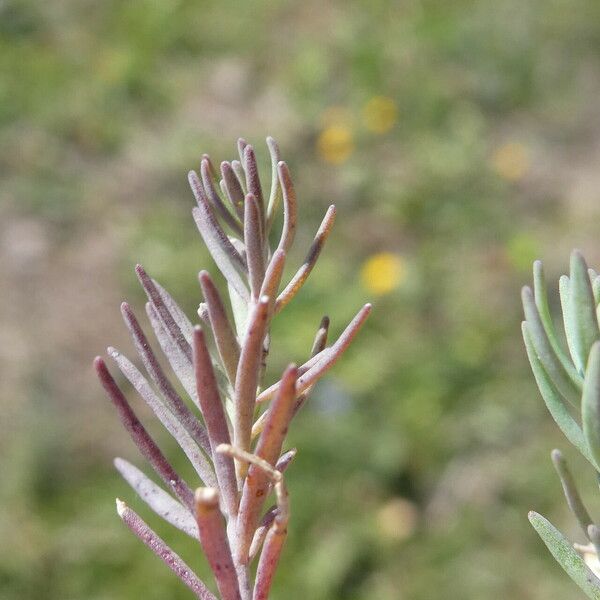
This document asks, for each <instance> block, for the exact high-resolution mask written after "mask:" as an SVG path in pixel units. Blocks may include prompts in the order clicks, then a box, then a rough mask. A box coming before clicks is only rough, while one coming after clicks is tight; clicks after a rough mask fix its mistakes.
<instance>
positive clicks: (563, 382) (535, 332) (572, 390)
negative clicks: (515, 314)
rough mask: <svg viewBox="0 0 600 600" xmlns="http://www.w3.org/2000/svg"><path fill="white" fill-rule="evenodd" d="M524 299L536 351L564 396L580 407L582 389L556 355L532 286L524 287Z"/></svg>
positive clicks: (526, 315)
mask: <svg viewBox="0 0 600 600" xmlns="http://www.w3.org/2000/svg"><path fill="white" fill-rule="evenodd" d="M521 297H522V300H523V310H524V311H525V319H526V320H527V328H528V330H529V334H530V337H531V341H532V342H533V346H534V347H535V353H536V355H537V357H538V358H539V359H540V361H541V363H542V365H543V366H544V370H545V371H546V373H547V374H548V375H549V377H550V379H551V380H552V382H553V383H554V385H555V386H556V388H557V389H558V390H559V391H560V393H561V394H562V396H563V397H564V398H565V399H566V400H568V401H569V402H570V403H571V404H572V405H573V406H575V407H576V408H579V405H580V389H579V388H578V387H577V385H576V384H575V383H574V382H573V380H572V379H571V378H570V377H569V376H568V375H567V372H566V371H565V368H564V367H563V365H562V363H561V362H560V360H558V358H557V357H556V354H555V353H554V350H553V349H552V346H551V345H550V342H549V340H548V336H547V335H546V331H545V329H544V325H543V323H542V319H541V317H540V314H539V312H538V310H537V307H536V305H535V301H534V299H533V293H532V292H531V288H529V287H527V286H526V287H524V288H523V291H522V293H521Z"/></svg>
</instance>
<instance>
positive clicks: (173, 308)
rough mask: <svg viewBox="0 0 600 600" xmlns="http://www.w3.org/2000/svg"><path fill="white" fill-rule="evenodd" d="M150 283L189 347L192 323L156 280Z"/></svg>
mask: <svg viewBox="0 0 600 600" xmlns="http://www.w3.org/2000/svg"><path fill="white" fill-rule="evenodd" d="M152 283H154V286H155V287H156V289H157V290H158V293H159V294H160V297H161V298H162V301H163V302H164V304H165V306H166V307H167V310H168V311H169V313H170V314H171V316H172V317H173V320H174V321H175V324H176V325H177V327H179V329H180V331H181V333H182V334H183V337H185V339H186V341H187V343H188V344H189V345H190V346H191V345H192V330H193V329H194V326H193V325H192V322H191V321H190V320H189V319H188V318H187V315H186V314H185V313H184V312H183V310H182V309H181V307H180V306H179V305H178V304H177V302H175V300H174V299H173V297H172V296H171V295H170V294H169V292H167V290H165V288H164V287H162V285H160V283H158V281H156V279H152Z"/></svg>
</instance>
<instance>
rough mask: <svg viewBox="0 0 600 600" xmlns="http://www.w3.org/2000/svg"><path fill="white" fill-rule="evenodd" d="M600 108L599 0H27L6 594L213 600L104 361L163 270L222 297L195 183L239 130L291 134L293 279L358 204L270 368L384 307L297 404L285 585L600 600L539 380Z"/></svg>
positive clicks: (6, 61)
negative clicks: (192, 575)
mask: <svg viewBox="0 0 600 600" xmlns="http://www.w3.org/2000/svg"><path fill="white" fill-rule="evenodd" d="M599 95H600V3H597V2H578V1H577V0H530V1H529V2H521V1H519V0H503V1H502V2H497V1H494V0H473V1H466V0H457V1H453V2H447V1H446V0H425V1H422V2H418V1H416V0H402V1H398V2H384V1H378V0H369V1H366V0H365V1H358V0H356V1H352V2H342V1H333V0H329V1H324V0H320V1H313V0H307V1H306V2H292V1H282V2H272V1H267V0H264V1H254V2H246V1H242V0H237V1H230V2H213V1H211V2H203V1H198V0H161V1H160V2H158V1H155V0H138V1H136V2H119V1H115V0H106V1H104V2H91V1H89V0H78V1H75V0H56V1H54V2H40V1H38V0H2V2H0V173H1V176H2V185H1V188H0V289H1V297H2V300H1V304H0V503H1V507H2V508H1V510H0V540H1V543H0V598H1V599H2V600H17V599H18V600H34V599H36V600H37V599H44V600H84V599H85V600H92V599H93V600H114V599H117V598H123V599H125V598H127V599H129V598H131V599H134V598H144V599H147V600H152V599H157V600H158V599H161V600H162V599H164V598H172V599H179V598H181V599H184V598H188V597H189V594H188V592H187V590H186V589H185V588H184V587H183V586H182V585H181V584H180V583H179V582H178V581H177V580H176V579H175V578H174V577H173V576H172V575H171V574H170V572H168V571H167V569H166V568H164V567H163V566H162V565H161V564H159V562H158V561H157V560H156V559H155V557H154V556H152V555H151V554H150V553H149V552H148V551H147V550H146V549H145V548H144V547H142V545H141V544H140V543H139V542H138V540H137V539H135V538H133V536H131V535H130V534H129V532H128V531H127V530H126V529H125V528H124V527H123V525H122V524H121V522H120V521H119V519H118V518H117V516H116V514H115V510H114V498H115V496H117V495H118V496H121V497H123V498H125V499H127V500H128V502H129V503H130V504H131V505H132V506H133V507H134V508H136V510H139V511H140V512H141V513H142V515H144V516H145V517H146V518H148V520H149V522H150V523H151V524H152V525H153V526H155V527H156V528H157V530H158V531H159V532H160V533H161V534H162V535H163V536H164V537H165V538H166V539H168V540H169V541H171V542H172V544H173V546H174V547H175V549H176V550H177V551H178V552H179V553H180V554H182V555H183V556H184V557H185V558H186V560H188V562H189V563H190V564H191V565H193V566H194V567H197V568H198V569H199V571H200V572H202V573H206V567H205V565H204V564H203V559H202V558H201V556H200V552H199V550H198V549H197V548H196V546H195V544H193V542H192V541H191V540H187V539H182V536H181V535H180V534H179V533H178V532H175V531H172V530H170V529H169V528H168V526H165V525H162V524H161V523H160V522H159V521H158V519H156V518H153V517H152V516H151V515H150V514H149V513H148V511H147V510H146V509H145V508H144V507H143V506H142V504H141V502H140V501H138V500H136V499H135V497H134V494H133V492H132V491H130V490H129V489H128V488H127V486H126V484H125V483H124V482H122V481H120V479H119V477H118V475H117V474H116V472H114V471H113V468H112V464H111V461H112V457H113V456H115V455H121V456H125V457H127V458H129V459H131V460H133V461H134V462H135V463H136V464H138V465H141V464H142V461H141V460H140V459H139V458H138V457H137V455H136V452H135V449H134V448H133V446H132V444H131V443H130V441H129V440H128V438H127V435H126V434H125V432H124V431H122V429H121V427H120V424H119V423H118V421H117V418H116V416H115V414H113V412H112V410H111V407H110V406H109V404H108V402H107V401H106V399H105V397H104V395H103V393H102V390H101V389H100V387H99V385H98V384H97V382H96V381H95V379H94V375H93V372H92V369H91V360H92V358H93V356H94V355H96V354H99V353H103V352H104V349H105V347H106V346H107V345H108V344H114V345H115V346H117V347H119V348H120V349H122V350H123V351H125V352H127V353H129V354H131V352H132V348H131V344H130V341H129V340H128V338H127V335H126V331H125V328H124V326H123V324H122V322H121V319H120V315H119V303H120V302H121V300H123V299H124V298H127V299H128V300H129V301H130V302H131V303H132V304H133V305H134V306H136V307H137V308H138V309H140V308H141V306H142V303H143V294H142V293H141V291H140V289H138V286H137V283H136V279H135V276H134V273H133V270H132V265H133V264H134V263H135V262H138V261H139V262H142V263H143V264H144V265H145V266H146V268H147V269H148V270H149V272H150V273H151V274H152V275H154V276H155V277H156V278H157V279H158V280H159V281H160V282H161V283H163V285H165V286H166V287H167V288H168V289H169V290H170V291H171V292H172V294H173V295H174V296H175V298H176V299H177V300H178V301H179V302H180V303H181V304H182V306H184V307H185V308H186V310H187V312H188V314H189V315H193V314H194V311H195V308H196V307H197V303H198V301H199V299H200V294H199V290H198V286H197V284H196V278H195V275H196V273H197V271H198V270H199V269H200V268H204V267H207V266H208V267H209V268H211V269H212V270H213V271H214V270H215V269H214V267H213V266H212V265H211V263H210V261H209V258H208V256H207V253H206V252H205V251H204V249H203V247H202V244H201V241H200V238H199V236H198V234H197V231H196V228H195V225H194V223H193V221H192V219H191V215H190V211H191V207H192V205H193V199H192V196H191V194H190V192H189V190H188V188H187V183H186V172H187V171H188V169H190V168H197V166H198V163H199V158H200V156H201V154H202V153H203V152H209V153H210V154H211V156H212V157H213V159H214V160H215V161H220V160H223V159H230V158H233V157H234V154H235V142H236V139H237V137H239V136H244V137H245V138H247V139H248V140H249V141H251V142H253V143H254V144H255V147H256V149H257V153H258V155H259V159H261V160H262V161H263V163H262V164H263V165H264V166H265V168H266V166H267V153H266V148H265V146H264V145H263V140H264V137H265V136H266V135H267V134H269V135H272V136H274V137H275V138H276V139H277V140H278V141H279V144H280V146H281V148H282V152H283V154H284V157H285V158H286V159H287V161H288V163H289V165H290V168H291V170H292V173H293V176H294V178H295V182H296V187H297V190H298V191H299V199H300V215H301V219H302V225H301V228H300V232H299V234H298V236H297V242H296V245H295V250H294V252H293V253H292V256H291V258H290V261H289V264H290V265H291V268H290V271H291V270H292V269H293V268H294V265H296V264H298V263H299V262H300V261H301V259H302V258H303V256H304V252H305V250H306V246H307V244H308V243H309V241H310V240H311V239H312V236H313V234H314V231H315V230H316V227H317V226H318V223H319V221H320V218H321V216H322V214H323V213H324V210H325V209H326V207H327V206H328V205H329V204H330V203H332V202H335V203H336V204H337V206H338V209H339V216H338V221H337V224H336V227H335V229H334V233H333V235H332V236H331V238H330V240H329V242H328V245H327V247H326V250H325V252H324V253H323V256H322V258H321V261H320V263H319V265H318V267H317V269H316V270H315V272H314V273H313V275H312V276H311V278H310V280H309V283H308V284H307V285H306V287H305V288H304V290H303V292H302V293H301V295H300V296H299V297H298V299H297V300H296V301H295V302H294V303H293V304H291V305H290V306H289V307H288V308H287V309H286V310H285V311H284V313H282V316H281V318H280V320H279V323H278V324H277V326H276V327H275V331H274V338H275V342H274V344H275V346H274V348H275V350H274V352H273V359H272V360H273V364H272V368H273V370H272V372H271V376H272V377H274V376H275V373H276V371H277V370H278V369H280V368H281V367H282V366H283V365H284V364H285V363H286V362H288V361H290V360H302V358H303V357H304V356H305V354H306V352H307V350H308V348H309V346H310V340H311V338H312V335H313V332H314V330H315V327H316V325H317V324H318V322H319V320H320V317H321V316H322V314H323V313H324V312H326V313H327V314H329V315H330V316H331V318H332V329H333V332H334V334H335V333H338V332H339V331H340V330H341V328H342V327H343V326H344V325H345V323H346V322H347V320H348V319H349V318H350V317H351V316H352V315H353V314H354V312H355V311H356V310H357V308H358V307H359V306H360V305H361V304H362V303H363V301H364V300H365V299H371V300H373V302H374V305H375V310H374V312H373V315H372V317H371V319H370V321H369V322H368V325H367V326H366V328H365V329H364V330H363V331H362V333H361V335H360V340H359V341H358V343H357V344H356V345H355V346H354V347H353V349H352V350H351V351H349V353H348V354H347V355H346V357H345V359H344V360H343V361H342V362H341V363H340V364H339V365H338V366H336V368H335V370H334V371H333V372H332V373H331V375H329V376H328V377H327V378H326V380H325V381H323V382H322V383H321V384H320V385H319V386H318V389H317V390H316V392H315V394H314V396H313V398H312V401H311V402H310V404H309V405H308V406H306V409H305V410H304V412H303V413H302V414H301V415H300V416H299V417H298V419H297V421H296V422H295V427H294V428H293V432H292V434H291V443H293V444H294V445H296V446H298V448H299V450H300V451H299V454H298V457H297V460H296V462H295V463H294V465H293V467H292V468H291V469H290V471H289V478H288V480H289V486H290V488H291V493H292V502H293V504H292V507H293V520H292V523H293V524H292V528H291V534H290V537H289V543H288V545H287V547H286V551H285V555H284V558H283V563H282V567H281V569H280V571H279V574H278V578H277V581H276V588H275V591H274V593H273V598H274V599H283V598H285V599H286V600H296V599H298V600H299V599H301V598H310V599H311V600H342V599H343V600H359V599H363V598H364V599H366V598H369V599H377V600H403V599H406V600H434V599H438V598H439V599H442V598H443V599H447V598H460V599H464V600H470V599H473V600H475V599H478V600H479V599H481V598H486V599H489V600H494V599H498V600H499V599H505V598H514V599H519V600H541V599H544V600H558V599H560V600H566V599H576V598H579V597H581V594H580V593H579V591H578V590H577V588H576V587H575V586H574V585H573V584H571V583H570V581H569V580H568V579H567V577H566V576H565V575H564V574H563V573H562V571H561V570H560V568H559V567H558V566H556V565H555V564H554V563H553V561H552V559H551V557H550V556H549V554H548V553H547V552H546V550H545V548H544V547H543V545H542V543H541V542H540V541H539V540H538V539H537V537H536V535H535V534H534V532H533V531H532V529H531V528H530V526H529V524H528V522H527V518H526V515H527V511H528V510H529V509H530V508H535V509H536V510H538V511H540V512H542V513H543V514H545V515H547V516H548V517H549V518H551V519H552V520H553V521H554V522H555V523H556V524H557V525H558V526H559V527H560V528H561V529H562V530H563V531H565V532H566V533H567V534H568V535H569V536H570V537H571V538H572V539H575V540H580V534H579V533H578V531H577V529H576V527H575V523H574V520H573V519H572V518H571V517H570V516H569V514H568V511H567V509H566V506H565V503H564V502H563V500H562V497H561V490H560V486H559V483H558V481H557V479H556V477H555V476H554V473H553V470H552V466H551V464H550V461H549V451H550V449H551V448H552V447H555V446H557V447H560V448H561V449H563V450H564V451H565V452H566V455H567V457H568V458H570V459H571V462H572V466H573V468H574V470H575V471H576V473H577V474H578V478H579V480H580V481H581V482H582V484H583V488H584V492H585V496H586V498H587V499H588V502H589V504H590V508H591V510H592V511H593V512H594V514H596V515H597V514H599V513H598V511H599V510H600V506H599V504H598V500H597V488H596V485H595V482H594V474H593V473H591V472H590V471H589V469H586V467H585V465H584V464H583V461H582V460H581V459H580V458H579V457H578V455H577V453H576V452H575V451H573V450H572V449H570V448H569V446H568V443H567V442H566V440H564V439H563V438H562V437H561V435H560V434H559V433H558V432H557V430H556V428H555V427H554V425H553V423H552V422H551V419H550V417H549V415H548V414H547V413H546V411H545V408H544V406H543V404H542V401H541V399H540V398H539V395H538V393H537V390H536V388H535V385H534V383H533V380H532V377H531V376H530V374H529V372H528V366H527V364H526V358H525V354H524V351H523V349H522V347H521V340H520V327H519V323H520V320H521V309H520V305H519V289H520V287H521V286H522V285H523V284H524V283H526V282H528V281H529V279H530V271H529V269H530V264H531V261H532V260H533V259H534V258H536V257H543V258H544V260H545V264H546V269H547V272H548V275H549V278H550V279H551V280H552V281H553V282H555V281H556V279H557V278H558V275H559V274H560V273H561V272H563V271H564V270H565V269H566V268H567V262H568V253H569V251H570V249H571V248H572V247H580V248H582V249H583V250H584V251H585V253H586V255H587V257H588V258H589V260H590V262H591V263H595V264H596V265H598V264H599V263H600V244H599V243H598V239H599V238H598V235H599V232H600V221H599V217H600V169H599V168H598V165H599V164H600V113H599V111H598V97H599ZM551 288H552V292H553V297H552V301H553V305H554V306H556V286H555V285H554V283H553V284H552V285H551ZM152 431H154V432H155V433H156V434H157V436H158V437H159V439H160V440H161V441H162V442H163V444H164V446H165V448H167V449H169V450H170V452H171V454H172V455H173V456H175V457H177V456H178V455H177V453H176V451H175V448H174V447H173V445H172V444H171V443H170V441H169V439H168V436H167V435H166V434H165V433H163V432H161V431H160V430H159V429H158V428H153V429H152ZM175 460H176V461H177V462H178V463H179V464H182V463H183V461H182V460H181V458H175ZM580 541H581V540H580Z"/></svg>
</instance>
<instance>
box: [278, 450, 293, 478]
mask: <svg viewBox="0 0 600 600" xmlns="http://www.w3.org/2000/svg"><path fill="white" fill-rule="evenodd" d="M296 454H298V450H297V449H296V448H291V449H290V450H288V451H287V452H284V453H283V454H282V455H281V456H280V457H279V458H278V459H277V462H276V463H275V468H276V469H277V470H278V471H279V472H280V473H285V472H286V471H287V468H288V467H289V466H290V465H291V464H292V461H293V460H294V458H296Z"/></svg>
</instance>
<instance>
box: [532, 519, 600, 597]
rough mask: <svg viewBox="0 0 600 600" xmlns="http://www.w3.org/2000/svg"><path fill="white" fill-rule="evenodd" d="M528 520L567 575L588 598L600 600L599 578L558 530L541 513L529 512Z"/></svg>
mask: <svg viewBox="0 0 600 600" xmlns="http://www.w3.org/2000/svg"><path fill="white" fill-rule="evenodd" d="M529 521H530V523H531V524H532V525H533V527H534V529H535V530H536V531H537V533H538V535H539V536H540V537H541V538H542V540H543V541H544V543H545V544H546V546H547V547H548V550H550V552H551V553H552V556H554V558H555V559H556V561H557V562H558V563H559V564H560V566H561V567H562V568H563V569H564V570H565V572H566V573H567V574H568V575H569V577H570V578H571V579H572V580H573V581H574V582H575V583H576V584H577V585H578V586H579V587H580V588H581V589H582V590H583V591H584V592H585V594H586V595H587V596H588V598H592V600H600V579H598V578H597V577H596V576H595V575H594V573H592V571H591V570H590V568H589V567H588V566H587V565H586V564H585V562H584V560H583V558H581V556H579V554H577V552H576V551H575V550H574V548H573V546H572V545H571V544H570V543H569V542H568V541H567V540H566V539H565V537H564V536H563V535H562V534H561V533H560V531H558V529H556V527H554V525H552V523H550V521H548V520H547V519H545V518H544V517H542V515H540V514H538V513H536V512H533V511H531V512H530V513H529Z"/></svg>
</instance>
